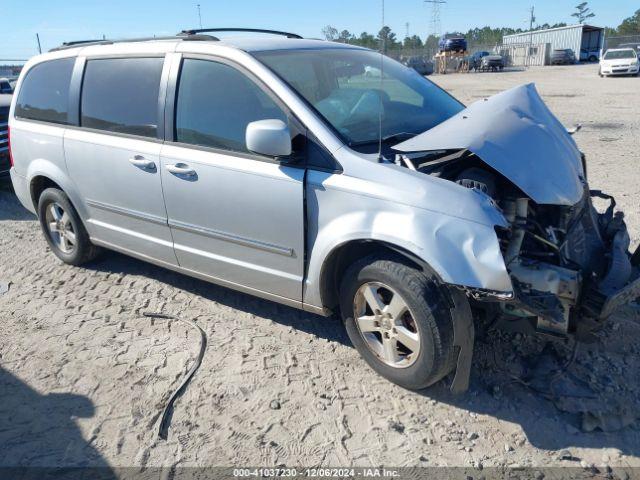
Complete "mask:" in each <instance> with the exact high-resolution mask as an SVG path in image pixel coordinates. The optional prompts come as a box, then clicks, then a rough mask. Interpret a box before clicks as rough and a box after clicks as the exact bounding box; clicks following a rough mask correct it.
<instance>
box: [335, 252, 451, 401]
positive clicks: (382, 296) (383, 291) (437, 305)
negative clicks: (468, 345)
mask: <svg viewBox="0 0 640 480" xmlns="http://www.w3.org/2000/svg"><path fill="white" fill-rule="evenodd" d="M452 305H454V303H453V302H452V301H451V297H450V296H449V292H448V289H447V287H445V286H443V285H441V284H440V283H439V282H438V281H437V280H436V279H435V278H433V277H431V276H428V275H425V274H424V273H423V272H421V271H419V270H417V269H415V268H413V267H411V266H409V265H408V264H407V263H406V262H405V261H404V260H403V259H402V258H401V257H397V256H393V255H389V256H380V255H378V256H370V257H367V258H364V259H362V260H360V261H358V262H356V263H354V264H353V265H352V266H351V267H349V268H348V270H347V272H346V273H345V276H344V278H343V281H342V284H341V288H340V309H341V312H342V317H343V320H344V322H345V327H346V330H347V333H348V335H349V338H350V339H351V342H352V343H353V344H354V346H355V347H356V349H357V350H358V352H359V353H360V355H362V357H363V358H364V360H365V361H366V362H367V363H368V364H369V365H370V366H371V368H373V369H374V370H375V371H376V372H377V373H379V374H380V375H382V376H383V377H385V378H387V379H388V380H390V381H392V382H394V383H396V384H398V385H400V386H402V387H404V388H408V389H411V390H419V389H423V388H425V387H428V386H430V385H433V384H434V383H436V382H437V381H438V380H440V379H442V378H443V377H444V376H446V375H447V374H448V373H450V372H451V371H452V370H453V369H454V367H455V364H456V358H457V348H455V347H454V345H453V342H454V325H453V312H452V308H454V307H452Z"/></svg>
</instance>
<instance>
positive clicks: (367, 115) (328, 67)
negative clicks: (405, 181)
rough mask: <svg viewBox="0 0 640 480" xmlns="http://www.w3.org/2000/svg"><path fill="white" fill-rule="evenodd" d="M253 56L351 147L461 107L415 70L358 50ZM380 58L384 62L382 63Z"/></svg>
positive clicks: (414, 128) (425, 125) (365, 147)
mask: <svg viewBox="0 0 640 480" xmlns="http://www.w3.org/2000/svg"><path fill="white" fill-rule="evenodd" d="M254 55H255V56H256V57H257V58H258V59H259V60H260V61H262V62H263V63H264V64H265V65H267V66H268V67H269V68H271V69H272V70H273V71H274V72H275V73H276V74H278V75H279V76H280V77H281V78H282V79H283V80H284V81H285V82H287V83H288V84H289V85H290V86H291V87H292V88H293V89H294V90H296V91H297V93H298V94H299V95H300V96H302V97H303V98H304V99H305V100H306V101H307V102H308V103H309V104H310V105H311V106H313V108H315V110H316V111H317V112H318V113H319V114H320V115H321V116H322V117H324V119H325V120H326V121H327V122H328V123H329V124H330V125H331V126H332V127H333V128H334V129H335V130H337V131H338V133H339V134H340V135H341V136H342V137H343V138H344V139H345V141H346V142H347V143H348V144H349V145H350V146H351V147H353V148H356V149H358V150H360V151H363V152H368V151H369V150H371V149H372V148H373V146H375V145H377V142H378V138H379V136H380V120H382V136H383V137H384V138H387V139H388V141H394V143H398V141H399V140H398V138H399V137H401V136H404V137H410V136H413V135H417V134H419V133H422V132H424V131H426V130H429V129H431V128H433V127H435V126H436V125H438V124H439V123H442V122H443V121H445V120H447V119H448V118H450V117H451V116H453V115H455V114H456V113H458V112H460V111H461V110H462V109H464V106H463V105H462V104H461V103H460V102H458V101H457V100H455V99H454V98H453V97H451V96H450V95H449V94H448V93H446V92H445V91H444V90H442V89H441V88H439V87H437V86H436V85H435V84H433V83H431V82H430V81H428V80H427V79H425V78H424V77H422V76H421V75H419V74H418V73H417V72H416V71H415V70H413V69H411V68H407V67H405V66H404V65H401V64H400V63H398V62H395V61H393V60H391V59H389V58H387V57H383V58H382V57H381V55H380V54H379V53H375V52H372V51H369V50H359V49H318V50H277V51H265V52H256V53H254ZM381 61H383V62H384V64H383V65H381Z"/></svg>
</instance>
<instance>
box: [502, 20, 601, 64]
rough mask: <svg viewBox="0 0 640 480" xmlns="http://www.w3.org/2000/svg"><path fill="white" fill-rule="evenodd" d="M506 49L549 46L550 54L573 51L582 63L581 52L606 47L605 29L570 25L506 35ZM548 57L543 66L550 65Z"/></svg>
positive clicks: (503, 42) (504, 41)
mask: <svg viewBox="0 0 640 480" xmlns="http://www.w3.org/2000/svg"><path fill="white" fill-rule="evenodd" d="M502 44H503V46H504V47H507V46H509V45H531V46H536V45H542V44H549V47H548V49H545V50H546V51H548V52H553V51H554V50H564V49H569V48H570V49H571V50H573V53H574V55H575V60H576V62H579V61H580V51H581V50H587V51H589V52H591V51H597V52H599V51H601V50H602V48H603V46H604V28H601V27H594V26H591V25H581V24H579V25H568V26H566V27H558V28H549V29H546V30H532V31H529V32H523V33H516V34H513V35H505V36H504V37H503V39H502ZM549 61H550V58H549V57H548V56H547V57H546V58H545V62H544V64H543V65H548V64H549Z"/></svg>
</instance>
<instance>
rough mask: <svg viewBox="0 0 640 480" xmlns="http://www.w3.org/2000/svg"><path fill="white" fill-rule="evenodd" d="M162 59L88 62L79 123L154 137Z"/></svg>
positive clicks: (122, 59) (113, 59) (156, 128)
mask: <svg viewBox="0 0 640 480" xmlns="http://www.w3.org/2000/svg"><path fill="white" fill-rule="evenodd" d="M163 63H164V59H163V58H112V59H98V60H89V61H87V66H86V69H85V74H84V81H83V84H82V100H81V106H80V112H81V114H80V125H81V126H83V127H87V128H94V129H97V130H105V131H108V132H117V133H126V134H130V135H141V136H144V137H155V136H156V134H157V130H158V95H159V91H160V77H161V75H162V66H163Z"/></svg>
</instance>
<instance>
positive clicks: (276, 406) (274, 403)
mask: <svg viewBox="0 0 640 480" xmlns="http://www.w3.org/2000/svg"><path fill="white" fill-rule="evenodd" d="M269 408H270V409H271V410H280V402H279V401H278V400H271V403H270V404H269Z"/></svg>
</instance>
